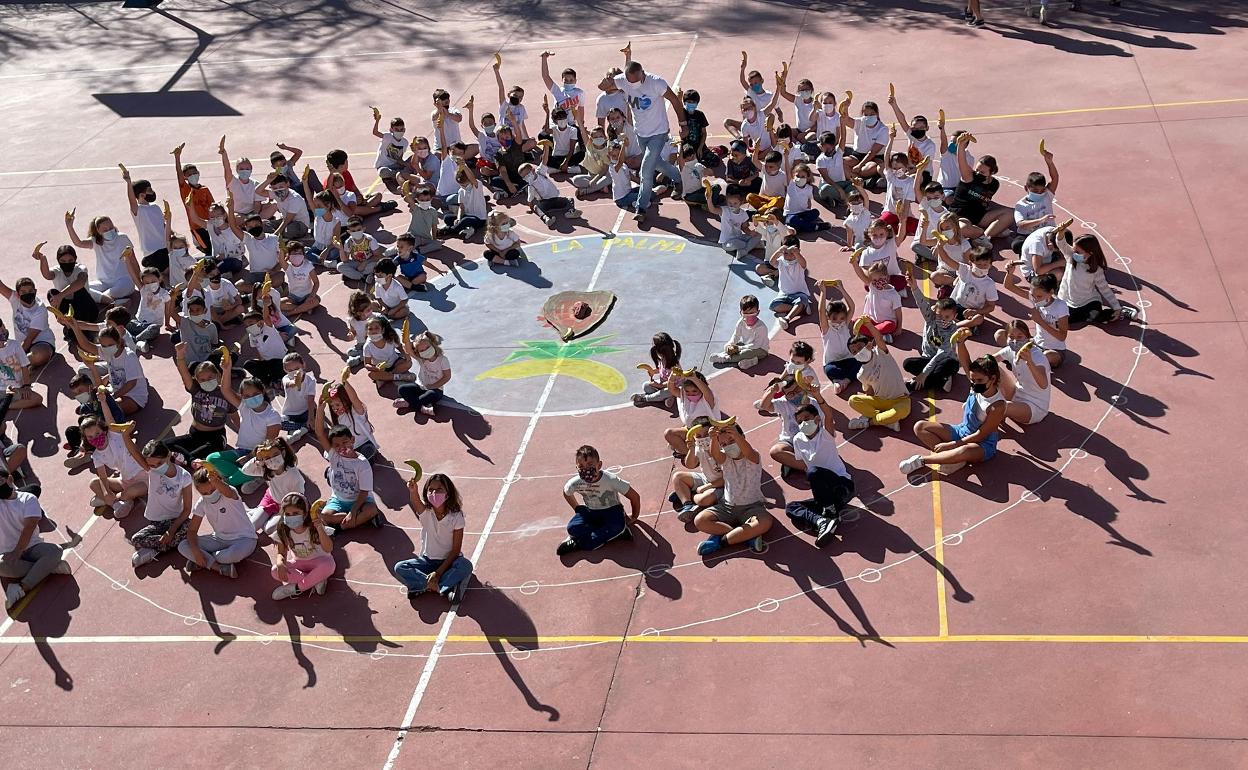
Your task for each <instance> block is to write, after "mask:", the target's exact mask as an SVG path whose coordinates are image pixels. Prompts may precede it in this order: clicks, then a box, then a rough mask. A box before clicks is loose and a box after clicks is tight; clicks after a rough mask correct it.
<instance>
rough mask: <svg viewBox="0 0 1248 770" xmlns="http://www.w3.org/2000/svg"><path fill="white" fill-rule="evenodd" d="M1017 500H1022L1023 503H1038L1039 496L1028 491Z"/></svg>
mask: <svg viewBox="0 0 1248 770" xmlns="http://www.w3.org/2000/svg"><path fill="white" fill-rule="evenodd" d="M1019 499H1020V500H1022V501H1023V502H1024V503H1038V502H1040V495H1037V494H1036V493H1035V492H1032V491H1031V490H1030V489H1029V490H1027V491H1026V492H1024V493H1023V495H1022V497H1020V498H1019Z"/></svg>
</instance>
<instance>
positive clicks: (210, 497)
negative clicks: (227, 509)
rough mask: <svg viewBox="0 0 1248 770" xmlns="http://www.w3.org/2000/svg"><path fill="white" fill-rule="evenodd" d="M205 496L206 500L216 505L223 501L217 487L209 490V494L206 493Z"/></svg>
mask: <svg viewBox="0 0 1248 770" xmlns="http://www.w3.org/2000/svg"><path fill="white" fill-rule="evenodd" d="M203 497H204V502H205V503H208V504H209V505H215V504H217V503H219V502H220V501H221V493H220V492H218V491H217V490H215V489H214V490H212V491H211V492H209V493H208V494H206V495H204V496H203Z"/></svg>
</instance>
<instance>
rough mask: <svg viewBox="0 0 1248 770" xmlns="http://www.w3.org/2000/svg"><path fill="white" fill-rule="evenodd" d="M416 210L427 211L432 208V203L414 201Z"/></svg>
mask: <svg viewBox="0 0 1248 770" xmlns="http://www.w3.org/2000/svg"><path fill="white" fill-rule="evenodd" d="M416 208H418V209H424V210H425V211H428V210H429V209H431V208H433V203H432V202H431V201H416Z"/></svg>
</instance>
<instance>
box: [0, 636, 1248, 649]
mask: <svg viewBox="0 0 1248 770" xmlns="http://www.w3.org/2000/svg"><path fill="white" fill-rule="evenodd" d="M437 638H438V637H437V635H436V634H406V635H395V636H367V635H365V636H349V635H348V636H343V635H338V634H307V635H304V636H297V637H292V636H289V635H287V634H273V635H255V634H240V635H238V636H235V637H231V638H230V639H229V640H230V641H235V642H245V643H255V642H259V643H261V644H270V643H272V642H305V643H309V644H311V643H322V644H324V643H335V644H351V643H357V644H358V643H377V644H382V643H389V644H395V643H411V642H434V641H436V640H437ZM221 641H223V640H222V638H221V637H219V636H216V635H215V634H185V635H166V636H62V637H48V636H35V637H31V636H16V637H0V645H30V644H55V645H70V644H179V643H202V644H209V643H211V644H218V643H220V642H221ZM446 641H447V642H448V643H455V644H495V643H503V644H511V645H519V644H528V645H537V647H536V648H535V649H536V650H540V649H541V645H561V644H602V643H616V644H618V643H620V642H624V643H627V644H860V643H862V642H863V641H879V642H888V643H890V644H1010V643H1013V644H1248V636H1233V635H1198V634H951V635H948V636H881V637H868V638H867V639H865V640H864V639H859V638H858V637H854V636H809V635H773V636H712V635H673V636H665V635H661V634H636V635H629V636H623V637H621V636H612V635H583V636H494V635H482V634H464V635H458V634H451V635H450V636H448V637H447V638H446Z"/></svg>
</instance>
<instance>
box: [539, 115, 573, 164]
mask: <svg viewBox="0 0 1248 770" xmlns="http://www.w3.org/2000/svg"><path fill="white" fill-rule="evenodd" d="M546 130H547V131H549V132H550V136H551V139H552V140H553V142H552V144H553V145H554V146H553V147H551V148H550V154H551V155H557V156H559V157H566V156H568V155H571V154H572V147H573V146H574V145H575V144H576V123H575V122H573V120H572V117H571V116H570V115H569V116H568V125H567V127H566V128H560V127H559V124H557V123H554V122H553V121H552V122H551V124H550V125H549V126H547V127H546Z"/></svg>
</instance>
